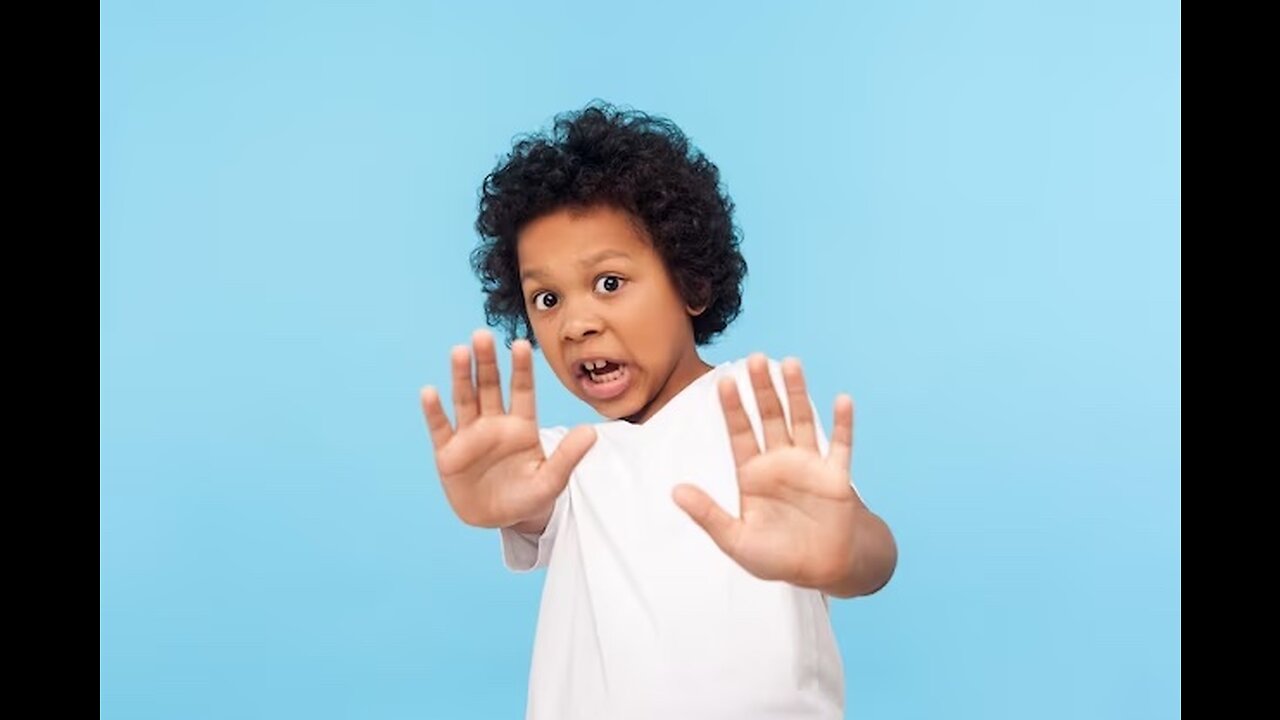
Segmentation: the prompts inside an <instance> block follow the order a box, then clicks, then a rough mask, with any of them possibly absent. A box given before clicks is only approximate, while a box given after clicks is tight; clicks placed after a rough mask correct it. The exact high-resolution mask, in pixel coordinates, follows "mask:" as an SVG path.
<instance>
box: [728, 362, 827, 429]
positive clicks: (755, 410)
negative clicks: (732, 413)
mask: <svg viewBox="0 0 1280 720" xmlns="http://www.w3.org/2000/svg"><path fill="white" fill-rule="evenodd" d="M749 358H750V356H747V357H742V358H738V359H737V360H733V361H732V362H730V363H729V366H730V367H729V374H730V375H732V377H733V378H734V379H735V380H736V381H737V383H738V396H739V397H740V398H741V399H742V407H743V409H744V410H746V412H747V414H748V415H749V416H750V417H751V420H752V422H753V423H755V424H758V423H759V418H760V407H759V404H758V403H757V402H756V391H755V385H754V384H753V383H752V381H751V371H750V368H749V366H748V364H747V361H748V359H749ZM765 360H767V361H768V362H767V364H768V367H769V379H770V380H771V381H772V383H773V391H774V393H775V394H776V395H777V396H778V400H779V402H780V403H781V404H782V412H783V415H784V416H785V417H786V418H787V421H788V422H790V420H791V397H790V394H789V393H788V392H787V382H786V379H785V378H783V376H782V359H781V358H775V357H772V356H769V355H765ZM806 379H807V378H806ZM805 399H806V400H808V402H809V410H810V412H811V414H813V415H814V418H815V420H816V421H817V422H818V423H819V426H820V425H821V420H819V419H818V413H817V408H816V406H815V405H814V403H813V396H812V395H811V394H810V393H809V392H808V388H807V387H806V392H805ZM819 430H820V431H821V428H819Z"/></svg>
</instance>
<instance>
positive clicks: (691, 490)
mask: <svg viewBox="0 0 1280 720" xmlns="http://www.w3.org/2000/svg"><path fill="white" fill-rule="evenodd" d="M671 499H672V500H675V503H676V505H678V506H679V507H680V509H681V510H683V511H685V513H687V514H688V515H689V517H690V518H693V521H694V522H695V523H697V524H698V526H699V527H701V528H702V529H703V530H705V531H706V532H707V534H708V535H710V536H711V539H712V540H713V541H714V542H715V544H716V546H717V547H719V548H720V549H721V550H723V551H724V553H725V554H726V555H728V556H729V557H736V555H735V548H736V547H737V546H738V538H739V535H740V533H741V532H742V522H741V521H740V520H738V518H735V517H734V516H732V515H730V514H729V513H727V512H725V510H724V508H722V507H720V505H718V504H717V503H716V501H715V500H712V499H711V496H710V495H708V494H707V493H706V491H704V490H703V489H702V488H700V487H698V486H696V485H690V484H688V483H681V484H679V485H676V486H675V488H673V489H672V491H671Z"/></svg>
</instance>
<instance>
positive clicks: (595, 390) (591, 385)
mask: <svg viewBox="0 0 1280 720" xmlns="http://www.w3.org/2000/svg"><path fill="white" fill-rule="evenodd" d="M587 365H588V366H590V369H588V367H584V366H583V364H581V363H579V364H578V368H577V370H578V384H579V385H581V386H582V391H583V392H584V393H586V394H587V395H588V396H589V397H592V398H595V399H596V400H610V399H612V398H615V397H618V396H619V395H621V394H622V393H624V392H626V391H627V388H629V387H630V386H631V368H630V366H628V365H627V364H626V363H624V362H619V361H616V360H605V361H604V362H600V361H590V362H588V363H587Z"/></svg>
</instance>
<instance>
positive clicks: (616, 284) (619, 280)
mask: <svg viewBox="0 0 1280 720" xmlns="http://www.w3.org/2000/svg"><path fill="white" fill-rule="evenodd" d="M610 280H612V281H613V282H612V283H611V284H610V283H609V281H610ZM601 281H604V282H605V284H606V285H605V287H606V288H607V289H608V291H609V292H610V293H615V292H617V291H618V288H619V287H620V286H621V284H622V283H623V282H625V281H624V280H623V279H622V278H620V277H618V276H617V275H601V276H600V280H597V281H596V287H599V286H600V282H601Z"/></svg>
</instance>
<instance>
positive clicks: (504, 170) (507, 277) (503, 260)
mask: <svg viewBox="0 0 1280 720" xmlns="http://www.w3.org/2000/svg"><path fill="white" fill-rule="evenodd" d="M515 140H516V142H515V144H514V146H513V147H512V150H511V152H510V154H509V155H508V156H507V157H505V158H502V159H501V160H500V161H499V163H498V166H497V167H496V168H495V169H494V170H493V171H492V172H491V173H489V175H487V176H486V177H485V179H484V185H483V187H482V189H481V191H480V193H479V195H480V203H479V210H480V212H479V217H478V218H477V219H476V225H475V227H476V231H477V232H478V233H479V234H480V236H481V238H483V239H482V241H481V243H480V244H479V245H478V246H477V247H476V248H475V250H473V251H472V253H471V266H472V269H473V270H474V271H475V272H476V274H477V275H478V276H479V277H480V279H481V282H482V284H483V287H484V292H485V295H486V298H485V319H486V321H487V322H488V324H489V325H491V326H492V325H498V324H502V325H503V326H504V328H505V330H506V332H507V338H506V346H507V347H508V348H510V347H511V343H512V342H513V341H514V340H515V337H516V333H517V332H519V331H520V330H521V329H523V330H524V337H525V339H527V340H528V341H529V342H530V343H531V344H532V345H533V346H534V347H537V340H536V339H535V338H534V337H533V332H532V330H533V329H532V327H531V326H530V324H529V317H528V315H527V313H526V311H525V305H524V298H523V294H522V292H521V289H520V269H519V266H518V262H517V258H516V239H517V235H518V233H519V232H520V230H521V229H522V228H523V227H524V226H525V225H526V224H527V223H529V222H530V221H532V220H534V219H536V218H538V217H540V216H542V215H545V214H547V213H550V212H554V211H557V210H561V209H569V210H571V211H578V210H585V209H587V208H591V207H595V206H599V205H609V206H611V207H615V208H619V209H621V210H624V211H626V212H627V213H628V214H629V216H630V217H631V218H632V221H633V222H636V223H637V227H639V228H640V229H642V230H643V231H644V232H643V234H644V235H647V237H648V238H649V239H650V241H651V242H652V243H653V245H654V247H655V249H656V250H657V252H658V254H659V256H660V257H661V258H662V260H663V262H664V263H665V265H666V268H667V272H668V273H669V274H670V275H671V278H672V281H673V283H674V285H675V287H676V289H677V291H678V292H679V293H680V295H681V297H682V299H683V300H684V301H685V303H686V304H687V305H689V306H690V307H692V308H695V309H696V308H700V307H705V308H706V309H705V310H703V311H702V312H701V313H699V314H698V315H696V316H693V317H692V318H690V320H691V321H692V323H693V335H694V344H695V345H705V344H707V343H709V342H711V340H712V339H713V338H714V337H715V336H716V335H718V334H720V333H721V332H723V331H724V329H725V328H727V327H728V326H729V324H730V323H731V322H733V320H734V319H735V318H736V317H737V316H738V314H739V313H740V312H741V309H742V283H743V280H744V278H745V277H746V274H747V262H746V260H745V259H744V258H743V257H742V254H741V252H740V251H739V250H738V245H739V243H740V242H741V236H740V231H739V229H738V228H737V227H736V226H735V225H734V224H733V208H734V205H733V200H731V199H730V197H729V196H728V194H726V193H723V192H721V190H720V171H719V170H718V169H717V168H716V166H715V165H714V164H712V163H711V162H710V161H709V160H707V158H706V157H705V156H704V155H703V154H702V153H701V152H700V151H699V150H697V149H696V148H692V147H691V145H690V143H689V140H688V138H686V137H685V135H684V133H683V132H682V131H681V130H680V128H679V127H677V126H676V124H675V123H673V122H671V121H670V120H668V119H666V118H663V117H659V116H654V115H650V114H648V113H644V112H640V111H637V110H634V109H631V108H628V109H625V110H624V109H619V108H617V107H615V106H613V105H612V104H610V103H607V102H604V101H601V100H599V99H598V98H597V99H595V100H593V101H592V102H590V103H588V104H587V105H586V106H585V107H584V108H583V109H582V110H577V111H570V112H565V113H561V114H559V115H557V116H556V117H555V119H554V122H553V124H552V128H551V130H550V132H549V133H545V134H537V133H532V134H526V135H523V136H517V137H516V138H515Z"/></svg>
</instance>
